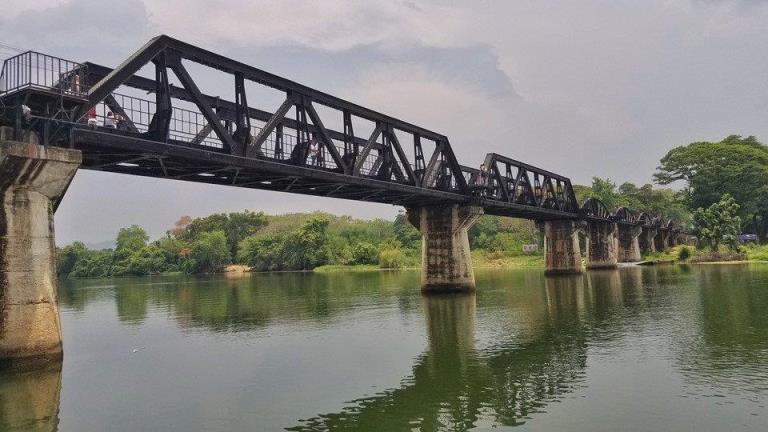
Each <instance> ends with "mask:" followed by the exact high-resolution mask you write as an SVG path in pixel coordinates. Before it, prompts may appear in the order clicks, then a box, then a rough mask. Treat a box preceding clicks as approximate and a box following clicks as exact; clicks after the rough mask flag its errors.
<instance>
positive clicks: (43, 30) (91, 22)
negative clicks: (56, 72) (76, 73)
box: [0, 0, 150, 62]
mask: <svg viewBox="0 0 768 432" xmlns="http://www.w3.org/2000/svg"><path fill="white" fill-rule="evenodd" d="M14 3H16V4H17V6H15V7H12V8H11V11H14V12H13V13H11V14H8V15H6V14H5V13H4V14H3V15H0V41H4V42H6V43H9V44H11V45H15V46H18V47H22V48H25V49H36V50H44V51H47V52H49V53H51V54H54V55H57V56H61V57H65V58H70V59H73V60H81V59H90V58H92V57H94V56H95V57H98V58H102V59H104V60H107V61H111V62H117V61H119V60H121V57H125V52H126V51H128V50H132V49H135V47H136V43H137V40H142V39H145V38H148V37H149V36H148V35H149V29H150V24H149V20H148V18H147V11H146V9H145V7H144V3H143V2H142V1H140V0H122V1H119V2H93V1H88V0H71V1H44V2H41V3H40V4H37V3H36V2H25V3H22V2H14ZM21 4H23V5H25V6H24V7H22V6H20V5H21ZM0 10H3V7H0Z"/></svg>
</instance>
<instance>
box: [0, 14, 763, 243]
mask: <svg viewBox="0 0 768 432" xmlns="http://www.w3.org/2000/svg"><path fill="white" fill-rule="evenodd" d="M0 11H2V13H0V58H1V57H4V56H8V55H12V54H14V52H13V50H12V48H9V47H8V46H10V47H14V48H20V49H25V50H26V49H34V50H37V51H42V52H45V53H50V54H52V55H56V56H59V57H64V58H69V59H72V60H75V61H92V62H95V63H100V64H103V65H107V66H114V65H117V64H119V63H120V62H122V61H123V60H124V59H125V58H127V57H128V56H129V55H130V54H131V53H133V52H134V51H135V50H137V49H138V48H139V47H141V45H143V44H144V43H145V42H146V41H147V40H148V39H150V38H151V37H153V36H156V35H158V34H168V35H170V36H173V37H175V38H178V39H181V40H184V41H187V42H190V43H193V44H196V45H199V46H202V47H204V48H206V49H209V50H212V51H215V52H218V53H221V54H224V55H226V56H228V57H231V58H234V59H237V60H240V61H243V62H245V63H248V64H251V65H253V66H256V67H259V68H261V69H264V70H267V71H269V72H273V73H276V74H278V75H282V76H284V77H287V78H290V79H293V80H295V81H298V82H300V83H302V84H306V85H309V86H311V87H314V88H317V89H319V90H323V91H325V92H327V93H331V94H334V95H336V96H339V97H341V98H344V99H347V100H350V101H353V102H356V103H358V104H360V105H363V106H366V107H369V108H372V109H375V110H378V111H381V112H384V113H387V114H389V115H391V116H394V117H397V118H401V119H404V120H406V121H408V122H411V123H415V124H418V125H420V126H423V127H426V128H427V129H431V130H434V131H437V132H439V133H442V134H444V135H446V136H448V137H449V139H450V141H451V144H452V146H453V149H454V152H455V153H456V154H457V156H458V158H459V160H460V162H461V163H463V164H465V165H470V166H475V165H479V163H480V162H481V160H482V158H483V155H485V154H486V153H488V152H497V153H501V154H504V155H507V156H509V157H512V158H514V159H518V160H522V161H525V162H527V163H530V164H533V165H536V166H540V167H542V168H545V169H548V170H550V171H554V172H557V173H560V174H563V175H566V176H568V177H570V178H571V180H572V181H573V182H574V183H579V184H589V183H590V182H591V178H592V177H593V176H598V177H603V178H606V177H607V178H610V179H612V180H613V181H615V182H617V183H622V182H624V181H631V182H634V183H640V184H642V183H647V182H650V181H651V177H652V174H653V172H654V170H655V168H656V166H657V165H658V163H659V159H660V158H661V157H662V156H664V154H665V153H666V152H667V151H669V150H670V149H671V148H673V147H675V146H678V145H683V144H687V143H689V142H693V141H700V140H720V139H722V138H724V137H725V136H727V135H730V134H739V135H755V136H757V137H758V138H759V139H766V137H768V122H766V112H768V111H767V110H766V108H767V106H766V105H768V56H766V55H765V47H766V46H768V32H766V31H765V27H766V24H768V0H643V1H636V0H633V1H629V0H600V1H597V0H581V1H578V2H574V1H569V0H561V1H550V0H531V1H522V0H520V1H515V0H508V1H470V0H467V1H451V2H438V1H416V0H414V1H398V0H390V1H381V2H379V1H364V2H363V1H341V0H327V1H315V0H284V1H279V2H270V1H254V0H165V1H162V0H154V1H149V0H145V1H142V0H121V1H115V2H113V1H106V0H101V1H86V0H37V1H35V2H19V1H16V0H0ZM211 85H213V84H211ZM250 100H251V98H249V101H250ZM244 209H249V210H254V211H264V212H267V213H271V214H279V213H286V212H296V211H312V210H322V211H329V212H332V213H336V214H349V215H352V216H355V217H362V218H373V217H385V218H391V217H393V216H394V215H395V214H396V213H397V211H398V208H397V207H393V206H389V205H383V204H367V203H360V202H355V201H345V200H337V199H330V198H318V197H307V196H302V195H294V194H286V193H276V192H266V191H254V190H248V189H240V188H228V187H223V186H208V185H202V184H197V183H186V182H180V181H168V180H157V179H145V178H140V177H131V176H122V175H117V174H108V173H97V172H92V171H83V170H81V171H80V172H78V174H77V176H76V177H75V180H74V182H73V183H72V185H71V187H70V189H69V191H68V192H67V196H66V197H65V199H64V201H63V203H62V204H61V206H60V207H59V210H58V211H57V213H56V237H57V243H59V244H67V243H70V242H72V241H75V240H84V241H86V242H87V243H91V244H95V243H99V242H103V241H105V240H110V239H113V238H114V236H115V234H116V232H117V230H118V229H119V228H120V227H123V226H128V225H131V224H138V225H141V226H143V227H144V228H145V229H147V231H148V232H149V233H150V235H151V236H152V237H153V238H157V237H159V236H161V235H162V234H163V233H164V232H165V231H166V230H167V229H169V228H170V227H171V226H173V223H174V221H176V220H177V219H178V218H179V217H180V216H181V215H191V216H204V215H207V214H210V213H214V212H225V211H226V212H229V211H241V210H244Z"/></svg>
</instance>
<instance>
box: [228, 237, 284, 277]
mask: <svg viewBox="0 0 768 432" xmlns="http://www.w3.org/2000/svg"><path fill="white" fill-rule="evenodd" d="M285 237H286V234H269V235H267V236H264V237H261V238H258V237H248V238H246V239H244V240H243V241H242V242H240V246H239V248H238V256H237V260H238V262H240V263H243V264H246V265H248V266H249V267H251V269H253V270H257V271H270V270H286V269H287V267H286V262H285V260H284V259H283V258H284V255H285Z"/></svg>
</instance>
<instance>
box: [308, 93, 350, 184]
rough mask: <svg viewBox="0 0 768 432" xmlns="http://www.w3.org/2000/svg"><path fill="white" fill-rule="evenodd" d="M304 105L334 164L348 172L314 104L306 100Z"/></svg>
mask: <svg viewBox="0 0 768 432" xmlns="http://www.w3.org/2000/svg"><path fill="white" fill-rule="evenodd" d="M304 107H305V108H306V109H307V114H309V118H310V120H312V124H314V125H315V127H316V128H317V132H318V134H319V135H320V139H321V140H322V141H323V144H325V147H326V148H327V149H328V152H329V153H330V154H331V157H332V158H333V161H334V162H335V163H336V166H337V167H339V168H341V171H342V172H345V173H346V172H349V169H348V167H347V164H346V162H344V159H342V157H341V154H340V153H339V149H337V148H336V146H335V145H334V144H333V140H332V139H331V137H330V136H329V135H328V130H327V129H326V128H325V126H324V125H323V121H322V120H320V116H319V115H317V111H315V107H314V105H312V101H308V102H307V103H306V104H305V105H304Z"/></svg>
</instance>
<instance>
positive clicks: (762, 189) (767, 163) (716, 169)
mask: <svg viewBox="0 0 768 432" xmlns="http://www.w3.org/2000/svg"><path fill="white" fill-rule="evenodd" d="M654 178H655V180H656V181H657V182H658V183H660V184H670V183H673V182H677V181H682V182H684V183H685V184H686V189H685V193H686V202H687V204H688V207H689V208H691V209H696V208H700V207H701V208H706V207H709V206H710V205H712V204H714V203H717V202H719V201H720V198H721V197H722V196H723V195H725V194H729V195H730V196H732V197H733V198H734V200H735V201H736V203H737V204H739V216H740V217H741V220H742V221H743V222H744V223H750V224H752V225H753V226H754V228H755V230H756V232H757V234H758V235H759V237H760V240H761V241H762V242H765V241H766V234H767V232H768V147H767V146H765V145H763V144H761V143H760V142H759V141H757V139H756V138H755V137H753V136H750V137H746V138H743V137H741V136H738V135H731V136H729V137H727V138H725V139H723V140H722V141H719V142H706V141H703V142H694V143H691V144H688V145H684V146H680V147H676V148H674V149H672V150H670V151H669V152H668V153H667V154H666V155H665V156H664V157H663V158H662V159H661V165H660V166H659V168H658V170H657V172H656V174H654Z"/></svg>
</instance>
